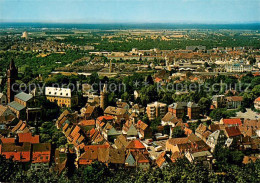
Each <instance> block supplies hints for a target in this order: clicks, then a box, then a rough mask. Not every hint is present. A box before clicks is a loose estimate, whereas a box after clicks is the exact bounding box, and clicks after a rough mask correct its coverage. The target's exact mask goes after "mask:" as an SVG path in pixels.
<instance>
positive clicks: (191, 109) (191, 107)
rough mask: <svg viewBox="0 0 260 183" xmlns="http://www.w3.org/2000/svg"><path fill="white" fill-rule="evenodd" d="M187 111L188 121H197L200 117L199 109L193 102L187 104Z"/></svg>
mask: <svg viewBox="0 0 260 183" xmlns="http://www.w3.org/2000/svg"><path fill="white" fill-rule="evenodd" d="M187 111H188V117H189V119H198V118H199V115H200V107H199V105H198V104H196V103H194V102H188V104H187Z"/></svg>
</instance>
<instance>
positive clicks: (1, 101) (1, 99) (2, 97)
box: [0, 93, 7, 105]
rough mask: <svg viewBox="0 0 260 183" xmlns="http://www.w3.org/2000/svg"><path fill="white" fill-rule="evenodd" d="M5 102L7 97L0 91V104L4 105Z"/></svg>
mask: <svg viewBox="0 0 260 183" xmlns="http://www.w3.org/2000/svg"><path fill="white" fill-rule="evenodd" d="M6 104H7V97H6V95H5V94H3V93H0V105H6Z"/></svg>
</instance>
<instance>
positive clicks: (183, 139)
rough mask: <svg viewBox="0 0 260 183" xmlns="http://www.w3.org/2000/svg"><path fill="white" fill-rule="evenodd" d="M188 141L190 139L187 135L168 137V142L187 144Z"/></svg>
mask: <svg viewBox="0 0 260 183" xmlns="http://www.w3.org/2000/svg"><path fill="white" fill-rule="evenodd" d="M188 141H189V139H188V138H187V137H183V138H172V139H168V143H169V144H172V145H177V144H186V143H188Z"/></svg>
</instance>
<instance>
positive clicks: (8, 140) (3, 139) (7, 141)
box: [1, 137, 15, 144]
mask: <svg viewBox="0 0 260 183" xmlns="http://www.w3.org/2000/svg"><path fill="white" fill-rule="evenodd" d="M1 141H2V143H3V144H8V143H15V138H4V137H3V138H1Z"/></svg>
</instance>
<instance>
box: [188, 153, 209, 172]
mask: <svg viewBox="0 0 260 183" xmlns="http://www.w3.org/2000/svg"><path fill="white" fill-rule="evenodd" d="M185 156H186V158H187V159H188V160H189V162H191V163H195V164H202V165H204V166H206V167H208V168H210V167H211V159H212V158H213V156H212V154H211V153H210V152H209V151H201V152H193V153H192V152H187V153H185Z"/></svg>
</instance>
